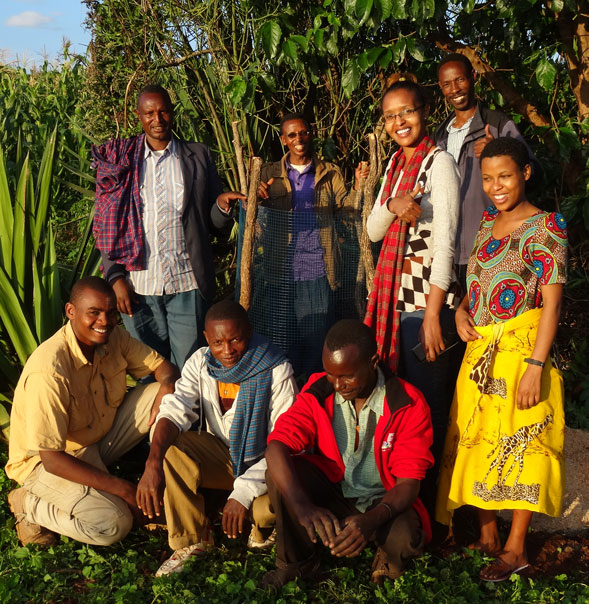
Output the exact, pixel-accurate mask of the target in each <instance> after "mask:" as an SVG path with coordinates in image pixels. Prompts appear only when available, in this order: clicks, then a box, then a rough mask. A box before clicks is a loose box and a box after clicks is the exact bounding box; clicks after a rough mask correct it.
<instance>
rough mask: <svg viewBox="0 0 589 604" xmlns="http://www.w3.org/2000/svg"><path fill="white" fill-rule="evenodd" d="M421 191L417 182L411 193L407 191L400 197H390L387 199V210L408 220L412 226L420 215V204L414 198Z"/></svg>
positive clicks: (401, 218) (421, 188)
mask: <svg viewBox="0 0 589 604" xmlns="http://www.w3.org/2000/svg"><path fill="white" fill-rule="evenodd" d="M422 193H423V187H422V186H421V185H419V184H418V185H417V186H416V187H415V189H413V191H411V193H407V194H406V195H403V196H401V197H391V198H390V199H389V200H388V201H387V208H388V209H389V212H391V213H392V214H396V215H397V217H398V218H399V220H402V221H403V222H408V223H409V224H410V225H411V226H413V227H414V226H415V223H416V222H417V219H418V218H419V216H420V215H421V206H420V205H419V204H418V203H415V198H416V197H417V196H418V195H421V194H422Z"/></svg>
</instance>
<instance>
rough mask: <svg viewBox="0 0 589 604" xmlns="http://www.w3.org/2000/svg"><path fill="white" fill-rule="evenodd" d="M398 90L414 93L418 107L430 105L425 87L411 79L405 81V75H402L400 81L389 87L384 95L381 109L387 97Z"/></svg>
mask: <svg viewBox="0 0 589 604" xmlns="http://www.w3.org/2000/svg"><path fill="white" fill-rule="evenodd" d="M397 90H408V91H409V92H412V93H413V96H414V97H415V102H416V104H417V105H422V106H423V105H429V100H428V98H427V94H426V92H425V90H424V89H423V87H422V86H420V85H419V84H418V83H417V82H414V81H413V80H411V79H404V77H403V75H401V76H400V79H398V80H397V81H396V82H393V83H392V84H390V85H389V86H387V88H386V90H385V91H384V93H383V95H382V100H381V101H380V106H381V108H382V103H383V101H384V100H385V97H386V96H387V95H388V94H390V93H391V92H397Z"/></svg>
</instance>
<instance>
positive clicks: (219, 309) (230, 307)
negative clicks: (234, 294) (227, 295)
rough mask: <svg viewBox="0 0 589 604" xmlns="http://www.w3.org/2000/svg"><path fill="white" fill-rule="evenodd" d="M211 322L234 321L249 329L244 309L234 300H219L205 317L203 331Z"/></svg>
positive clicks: (248, 321)
mask: <svg viewBox="0 0 589 604" xmlns="http://www.w3.org/2000/svg"><path fill="white" fill-rule="evenodd" d="M211 321H235V322H236V323H240V324H241V325H246V326H247V327H251V324H250V320H249V317H248V316H247V311H246V310H245V308H244V307H243V306H242V305H241V304H239V303H238V302H236V301H235V300H231V299H227V300H221V302H217V303H216V304H213V305H212V306H211V308H209V310H208V312H207V314H206V316H205V329H206V328H207V324H208V323H210V322H211Z"/></svg>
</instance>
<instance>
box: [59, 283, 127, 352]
mask: <svg viewBox="0 0 589 604" xmlns="http://www.w3.org/2000/svg"><path fill="white" fill-rule="evenodd" d="M65 314H66V316H67V318H68V319H69V320H70V323H71V325H72V329H73V331H74V334H75V336H76V339H77V340H78V342H79V344H80V348H81V349H82V351H83V352H84V353H86V352H88V351H90V350H92V349H94V347H95V346H99V345H100V344H106V343H107V342H108V338H109V336H110V334H111V332H112V330H113V329H114V328H115V326H116V324H117V320H118V312H117V300H116V298H115V295H114V293H113V294H104V293H101V292H98V291H96V290H93V289H90V288H87V289H85V290H84V291H83V292H82V293H81V294H80V295H79V296H78V298H77V300H76V301H75V302H74V303H72V302H68V303H67V304H66V305H65Z"/></svg>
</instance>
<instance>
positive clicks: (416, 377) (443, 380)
mask: <svg viewBox="0 0 589 604" xmlns="http://www.w3.org/2000/svg"><path fill="white" fill-rule="evenodd" d="M424 315H425V311H423V310H417V311H414V312H403V313H401V358H400V363H399V376H400V377H402V378H403V379H405V380H407V381H408V382H409V383H410V384H413V385H414V386H416V387H417V388H419V390H421V392H422V394H423V396H424V397H425V400H426V401H427V404H428V405H429V408H430V411H431V416H432V425H433V429H434V442H433V445H432V449H431V451H432V454H433V456H434V460H435V465H434V467H433V468H432V469H431V470H429V471H428V473H427V475H426V477H425V479H424V481H423V483H422V495H420V497H421V498H422V500H423V502H424V504H425V505H426V506H427V507H428V511H431V510H430V506H431V505H433V504H434V502H435V490H436V486H435V485H436V481H437V477H438V468H439V461H440V458H441V456H442V452H443V449H444V439H445V438H446V429H447V427H448V413H449V411H450V405H451V403H452V397H453V395H454V388H455V387H456V379H457V377H458V371H459V369H460V362H461V360H462V355H463V353H464V345H463V344H462V342H459V343H458V344H457V345H456V346H454V347H453V348H452V349H451V350H449V351H448V352H446V353H445V354H442V355H441V356H438V358H437V359H436V360H435V361H434V362H433V363H428V362H425V361H424V362H421V361H419V360H418V359H417V357H416V356H415V354H414V353H413V352H412V348H413V347H414V346H415V345H416V344H417V343H418V342H419V330H420V328H421V325H422V323H423V317H424ZM440 325H441V327H442V334H443V336H444V339H445V340H446V342H447V343H448V345H450V344H453V343H454V342H456V341H457V340H458V339H459V338H458V334H457V332H456V324H455V322H454V311H453V310H451V309H450V308H449V307H448V306H443V307H442V310H441V312H440Z"/></svg>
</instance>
